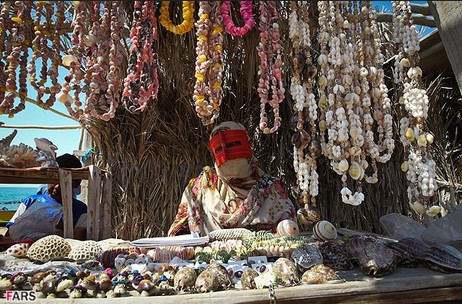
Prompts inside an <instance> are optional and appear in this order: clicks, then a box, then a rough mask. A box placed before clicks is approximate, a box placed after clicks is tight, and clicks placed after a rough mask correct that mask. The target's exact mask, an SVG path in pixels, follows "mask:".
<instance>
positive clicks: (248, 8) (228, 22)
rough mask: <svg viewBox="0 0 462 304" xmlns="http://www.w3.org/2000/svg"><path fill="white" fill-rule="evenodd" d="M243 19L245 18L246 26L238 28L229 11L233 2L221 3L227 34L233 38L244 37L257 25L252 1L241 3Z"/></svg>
mask: <svg viewBox="0 0 462 304" xmlns="http://www.w3.org/2000/svg"><path fill="white" fill-rule="evenodd" d="M239 4H240V6H241V8H240V9H239V11H240V12H241V15H242V17H243V18H244V26H242V27H236V25H235V24H234V22H233V20H232V19H231V16H230V15H229V11H230V10H231V1H223V2H222V3H221V15H222V16H223V24H224V25H225V28H226V32H227V33H228V34H231V35H233V36H243V35H245V34H246V33H247V32H248V31H249V30H250V29H252V28H253V27H254V25H255V20H254V18H253V12H252V5H253V4H252V1H239Z"/></svg>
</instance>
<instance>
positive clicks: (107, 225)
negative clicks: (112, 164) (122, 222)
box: [101, 173, 112, 239]
mask: <svg viewBox="0 0 462 304" xmlns="http://www.w3.org/2000/svg"><path fill="white" fill-rule="evenodd" d="M101 204H102V213H103V214H102V219H103V220H102V222H101V238H102V239H107V238H110V237H111V235H112V226H111V219H112V216H111V208H112V175H111V174H110V173H105V174H104V184H103V196H102V198H101Z"/></svg>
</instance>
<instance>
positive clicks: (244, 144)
mask: <svg viewBox="0 0 462 304" xmlns="http://www.w3.org/2000/svg"><path fill="white" fill-rule="evenodd" d="M210 148H212V153H213V156H214V157H215V161H216V163H217V165H218V166H220V165H221V164H223V163H224V162H227V161H228V160H231V159H236V158H250V157H252V151H251V150H250V144H249V140H248V138H247V133H246V132H245V131H244V130H227V131H219V132H218V134H216V135H215V136H213V137H212V139H210Z"/></svg>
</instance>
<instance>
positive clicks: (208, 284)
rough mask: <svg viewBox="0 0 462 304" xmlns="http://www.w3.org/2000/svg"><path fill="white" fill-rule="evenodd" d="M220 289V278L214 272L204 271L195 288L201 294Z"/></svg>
mask: <svg viewBox="0 0 462 304" xmlns="http://www.w3.org/2000/svg"><path fill="white" fill-rule="evenodd" d="M219 287H220V284H219V281H218V276H217V275H216V273H215V272H214V271H207V270H204V271H202V272H201V274H199V276H198V277H197V280H196V284H195V288H196V290H197V291H199V292H209V291H216V290H218V288H219Z"/></svg>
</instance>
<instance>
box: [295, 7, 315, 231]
mask: <svg viewBox="0 0 462 304" xmlns="http://www.w3.org/2000/svg"><path fill="white" fill-rule="evenodd" d="M309 5H310V4H309V3H308V4H306V3H299V4H298V5H297V4H296V2H292V3H291V13H290V15H289V37H290V39H291V42H292V45H293V55H292V63H293V66H294V74H293V76H292V78H291V85H290V93H291V95H292V98H293V100H294V112H295V113H296V133H295V134H294V135H293V137H292V143H293V145H294V169H295V173H296V176H297V184H298V186H299V188H300V190H301V191H302V199H303V203H304V208H303V209H300V210H298V212H297V214H298V218H299V220H300V221H301V222H302V223H310V222H314V221H318V220H319V219H320V215H319V211H318V209H317V204H316V196H317V195H318V193H319V190H318V178H319V175H318V173H317V171H316V169H317V163H316V158H317V156H318V155H319V154H320V145H319V141H318V139H317V133H318V132H317V124H316V121H317V119H318V106H317V104H316V100H315V95H314V93H313V89H314V85H315V84H316V82H315V77H316V74H317V72H316V71H317V69H316V67H315V66H314V63H313V61H312V55H311V38H310V27H309V24H308V10H309ZM310 198H311V201H310Z"/></svg>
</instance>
